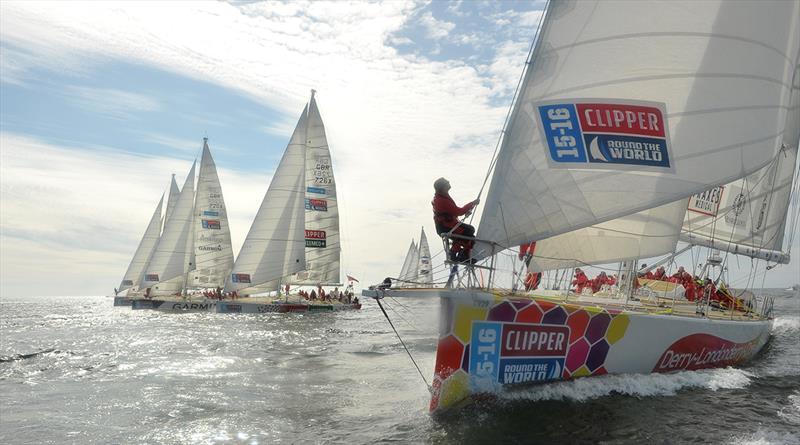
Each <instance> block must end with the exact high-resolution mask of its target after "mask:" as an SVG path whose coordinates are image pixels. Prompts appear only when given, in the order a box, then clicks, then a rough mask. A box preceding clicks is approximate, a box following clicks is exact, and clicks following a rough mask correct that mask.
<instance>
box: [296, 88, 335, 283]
mask: <svg viewBox="0 0 800 445" xmlns="http://www.w3.org/2000/svg"><path fill="white" fill-rule="evenodd" d="M305 148H306V196H305V207H306V213H305V228H306V233H305V235H306V268H305V270H304V271H302V272H300V273H298V274H297V276H296V277H295V278H294V279H293V281H295V282H296V283H298V284H326V283H327V284H334V283H338V282H339V268H340V266H339V264H340V255H341V248H340V244H339V206H338V203H337V199H336V181H335V180H334V177H333V163H332V162H331V153H330V150H329V149H328V139H327V137H326V136H325V125H324V124H323V122H322V116H321V115H320V113H319V109H318V108H317V101H316V100H315V99H314V91H313V90H312V92H311V101H310V102H309V104H308V131H307V138H306V146H305Z"/></svg>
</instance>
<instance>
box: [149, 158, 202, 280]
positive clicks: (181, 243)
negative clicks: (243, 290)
mask: <svg viewBox="0 0 800 445" xmlns="http://www.w3.org/2000/svg"><path fill="white" fill-rule="evenodd" d="M196 164H197V162H194V163H192V168H191V170H189V174H188V175H187V176H186V181H185V182H184V184H183V188H182V189H181V192H180V195H179V196H178V200H177V203H176V204H175V208H174V209H173V210H172V214H171V215H170V217H169V219H168V220H167V222H166V224H165V225H164V231H163V233H162V234H161V238H159V240H158V243H157V244H156V248H155V249H154V251H153V255H152V257H151V259H150V262H149V263H148V265H147V268H146V269H145V273H144V276H143V277H142V284H141V286H139V288H140V289H146V288H151V292H150V293H151V295H169V294H174V293H178V292H181V291H182V290H183V287H184V284H185V283H184V281H185V278H186V273H188V272H189V270H190V269H191V265H190V264H189V263H190V258H191V252H192V249H193V246H192V245H193V241H194V239H193V236H192V235H193V232H192V227H193V225H192V222H193V220H194V218H193V217H194V215H193V208H194V172H195V166H196Z"/></svg>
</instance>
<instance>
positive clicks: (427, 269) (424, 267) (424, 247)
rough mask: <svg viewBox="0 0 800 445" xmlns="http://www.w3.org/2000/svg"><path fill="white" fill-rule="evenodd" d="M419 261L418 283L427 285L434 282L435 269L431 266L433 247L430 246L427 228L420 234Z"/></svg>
mask: <svg viewBox="0 0 800 445" xmlns="http://www.w3.org/2000/svg"><path fill="white" fill-rule="evenodd" d="M417 252H418V256H419V261H418V263H417V279H416V281H417V283H419V284H420V285H427V284H431V283H432V282H433V270H432V267H431V249H430V247H429V246H428V237H427V236H425V228H424V227H423V228H422V232H421V233H420V234H419V246H418V248H417Z"/></svg>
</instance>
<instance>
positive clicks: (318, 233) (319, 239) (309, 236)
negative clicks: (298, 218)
mask: <svg viewBox="0 0 800 445" xmlns="http://www.w3.org/2000/svg"><path fill="white" fill-rule="evenodd" d="M326 239H327V237H326V234H325V231H324V230H307V229H306V247H326V245H327V242H326ZM309 267H310V266H309Z"/></svg>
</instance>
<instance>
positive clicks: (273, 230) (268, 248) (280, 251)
mask: <svg viewBox="0 0 800 445" xmlns="http://www.w3.org/2000/svg"><path fill="white" fill-rule="evenodd" d="M340 250H341V249H340V244H339V212H338V205H337V199H336V182H335V180H334V176H333V164H332V162H331V155H330V151H329V149H328V143H327V137H326V135H325V126H324V124H323V122H322V118H321V116H320V113H319V109H318V108H317V103H316V100H315V98H314V92H313V91H312V95H311V100H310V101H309V103H308V105H307V106H306V107H305V108H304V109H303V113H302V114H301V115H300V118H299V119H298V121H297V126H296V127H295V129H294V132H293V133H292V137H291V139H290V140H289V144H288V145H287V146H286V150H285V151H284V153H283V157H282V158H281V161H280V163H279V164H278V168H277V170H276V171H275V174H274V176H273V177H272V181H271V182H270V185H269V188H268V189H267V193H266V194H265V195H264V199H263V201H262V203H261V207H260V208H259V210H258V213H257V214H256V217H255V219H254V220H253V224H252V226H251V227H250V230H249V232H248V233H247V237H246V238H245V241H244V244H243V245H242V250H241V251H240V252H239V256H238V257H237V258H236V262H235V263H234V266H233V270H232V272H231V275H230V279H229V280H228V281H227V284H226V286H225V291H226V292H231V291H235V292H238V293H240V294H242V295H249V294H253V293H258V292H268V291H274V290H277V289H278V287H279V286H280V285H281V283H293V284H311V285H317V284H334V283H337V282H338V281H339V268H340V267H339V264H340Z"/></svg>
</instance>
